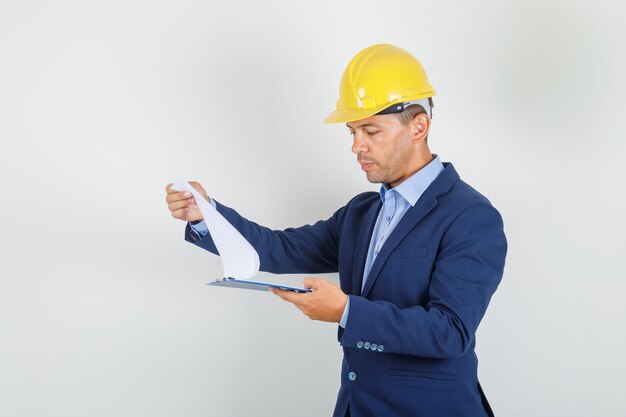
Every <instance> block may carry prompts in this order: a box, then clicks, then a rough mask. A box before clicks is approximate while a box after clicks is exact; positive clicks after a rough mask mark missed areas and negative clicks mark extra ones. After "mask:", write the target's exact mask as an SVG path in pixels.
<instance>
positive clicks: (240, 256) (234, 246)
mask: <svg viewBox="0 0 626 417" xmlns="http://www.w3.org/2000/svg"><path fill="white" fill-rule="evenodd" d="M172 189H174V190H176V191H189V192H191V195H193V197H194V198H195V199H196V203H197V204H198V207H199V208H200V212H201V213H202V217H204V221H205V223H206V225H207V228H208V229H209V233H210V234H211V237H212V238H213V242H214V243H215V247H217V250H218V252H219V253H220V258H221V260H222V266H223V267H224V276H225V277H232V278H237V279H250V278H253V277H254V276H255V275H256V274H257V273H258V272H259V266H260V262H259V254H258V253H257V251H256V250H255V249H254V247H252V245H251V244H250V242H248V241H247V240H246V238H244V237H243V236H242V235H241V233H239V231H238V230H237V229H235V228H234V227H233V225H231V224H230V223H228V220H226V219H225V218H224V216H222V215H221V214H220V213H219V212H218V211H217V210H215V209H214V208H213V206H212V205H211V204H210V203H209V202H208V201H206V200H205V199H204V197H202V196H201V195H200V193H199V192H198V191H196V190H195V188H193V187H192V186H191V185H189V183H188V182H187V181H184V180H178V181H176V182H175V183H174V184H173V185H172Z"/></svg>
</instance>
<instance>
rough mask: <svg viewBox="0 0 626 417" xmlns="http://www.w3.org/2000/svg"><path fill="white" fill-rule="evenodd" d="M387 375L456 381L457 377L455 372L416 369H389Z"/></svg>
mask: <svg viewBox="0 0 626 417" xmlns="http://www.w3.org/2000/svg"><path fill="white" fill-rule="evenodd" d="M387 375H391V376H398V377H404V378H420V379H430V380H434V381H454V380H455V379H456V376H455V374H453V373H451V372H441V371H436V372H433V371H418V370H414V369H388V370H387Z"/></svg>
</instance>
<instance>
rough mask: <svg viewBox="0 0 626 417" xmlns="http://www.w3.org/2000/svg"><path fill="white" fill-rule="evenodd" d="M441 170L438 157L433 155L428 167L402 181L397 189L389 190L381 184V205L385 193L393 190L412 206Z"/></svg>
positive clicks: (387, 185)
mask: <svg viewBox="0 0 626 417" xmlns="http://www.w3.org/2000/svg"><path fill="white" fill-rule="evenodd" d="M443 169H444V167H443V164H442V163H441V159H439V155H433V160H432V161H430V162H429V163H428V165H426V166H425V167H423V168H422V169H420V170H419V171H417V172H416V173H415V174H413V175H411V176H410V177H409V178H407V179H406V180H404V181H402V182H401V183H400V184H399V185H398V186H397V187H394V188H390V187H389V184H382V185H381V186H380V198H381V200H382V201H383V203H385V193H387V192H388V191H394V190H395V191H396V192H397V193H398V194H400V195H401V196H402V198H404V199H405V200H406V201H407V202H408V203H409V204H410V205H411V206H414V205H415V203H417V200H418V199H419V198H420V197H421V196H422V194H424V191H426V189H427V188H428V186H429V185H430V184H431V183H432V182H433V181H434V180H435V178H437V176H438V175H439V173H441V171H443Z"/></svg>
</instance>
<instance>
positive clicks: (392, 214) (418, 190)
mask: <svg viewBox="0 0 626 417" xmlns="http://www.w3.org/2000/svg"><path fill="white" fill-rule="evenodd" d="M443 169H444V168H443V164H442V163H441V159H439V156H438V155H433V160H432V161H430V162H429V163H428V165H426V166H425V167H423V168H422V169H420V170H419V171H417V172H416V173H415V174H413V175H411V176H410V177H409V178H407V179H406V180H404V181H402V182H401V183H400V184H399V185H397V186H396V187H394V188H389V185H387V184H383V185H382V186H381V187H380V198H381V200H382V202H383V206H382V208H381V209H380V212H379V213H378V217H377V218H376V224H375V225H374V231H373V232H372V238H371V240H370V246H369V249H368V250H367V258H366V260H365V270H364V271H363V281H362V282H363V285H362V286H361V289H363V288H364V287H365V282H366V281H367V277H368V275H369V273H370V270H371V269H372V264H373V263H374V261H375V260H376V256H378V253H379V252H380V248H382V246H383V244H384V243H385V241H386V240H387V237H389V235H390V234H391V232H393V229H395V227H396V226H397V225H398V223H399V222H400V220H401V219H402V216H404V214H405V213H406V212H407V210H408V209H409V208H410V207H413V206H414V205H415V204H416V203H417V200H419V198H420V197H421V196H422V194H424V191H426V189H427V188H428V186H429V185H430V184H431V183H432V182H433V181H434V180H435V178H437V176H438V175H439V174H440V173H441V171H443ZM349 311H350V299H349V298H348V302H347V303H346V308H345V309H344V310H343V316H342V317H341V321H339V325H340V326H341V327H343V328H345V327H346V322H347V321H348V314H349Z"/></svg>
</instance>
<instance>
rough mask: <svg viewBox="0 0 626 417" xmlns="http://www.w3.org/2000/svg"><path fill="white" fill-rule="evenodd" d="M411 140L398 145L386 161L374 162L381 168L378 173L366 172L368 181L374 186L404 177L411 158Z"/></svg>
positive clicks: (408, 139)
mask: <svg viewBox="0 0 626 417" xmlns="http://www.w3.org/2000/svg"><path fill="white" fill-rule="evenodd" d="M410 145H411V140H410V138H407V139H406V140H402V141H401V142H399V143H398V145H397V146H396V147H395V149H393V150H392V152H391V155H390V156H389V158H388V159H387V160H386V161H381V160H380V159H379V160H377V161H372V162H374V164H375V165H376V166H377V167H378V168H379V169H378V170H377V171H370V172H366V173H365V176H366V177H367V180H368V181H369V182H371V183H372V184H382V183H385V184H389V183H391V182H394V181H395V180H397V179H399V178H400V177H401V176H402V171H403V169H404V167H405V166H406V165H407V161H408V160H409V158H410V155H409V152H408V151H409V147H410Z"/></svg>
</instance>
